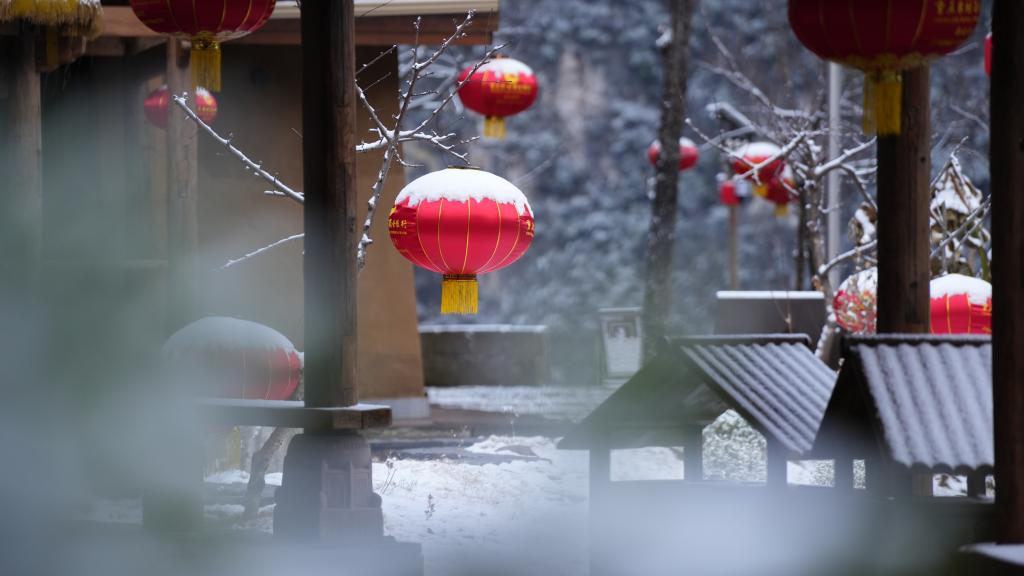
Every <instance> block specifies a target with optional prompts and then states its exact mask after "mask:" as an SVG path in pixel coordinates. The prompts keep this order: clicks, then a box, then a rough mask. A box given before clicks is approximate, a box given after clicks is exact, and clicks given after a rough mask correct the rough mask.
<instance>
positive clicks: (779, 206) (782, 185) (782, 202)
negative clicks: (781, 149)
mask: <svg viewBox="0 0 1024 576" xmlns="http://www.w3.org/2000/svg"><path fill="white" fill-rule="evenodd" d="M794 186H796V180H794V178H793V171H792V170H790V168H789V166H783V167H782V172H781V173H780V174H779V175H777V176H776V177H775V178H772V179H771V180H770V181H769V182H768V191H767V194H765V199H766V200H768V201H769V202H772V203H774V204H775V215H776V216H779V217H782V216H785V215H786V214H788V213H789V201H790V199H791V198H792V196H791V194H790V190H792V189H793V187H794Z"/></svg>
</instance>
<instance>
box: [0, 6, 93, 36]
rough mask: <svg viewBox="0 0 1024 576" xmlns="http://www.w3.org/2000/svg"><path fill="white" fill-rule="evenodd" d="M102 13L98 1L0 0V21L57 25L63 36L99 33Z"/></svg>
mask: <svg viewBox="0 0 1024 576" xmlns="http://www.w3.org/2000/svg"><path fill="white" fill-rule="evenodd" d="M102 14H103V8H102V7H101V6H100V2H99V0H0V22H15V21H20V22H28V23H30V24H36V25H38V26H56V27H58V28H60V33H61V35H62V36H85V37H86V38H89V39H92V38H95V37H97V36H99V35H100V33H101V32H102V31H103V30H102V24H103V19H102V17H101V16H102Z"/></svg>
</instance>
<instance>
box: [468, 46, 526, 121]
mask: <svg viewBox="0 0 1024 576" xmlns="http://www.w3.org/2000/svg"><path fill="white" fill-rule="evenodd" d="M471 72H472V74H473V75H472V76H470V73H471ZM459 83H460V84H461V86H460V87H459V100H461V101H462V104H463V105H465V107H466V108H469V109H470V110H472V111H474V112H476V113H477V114H482V115H483V116H484V137H486V138H504V137H505V118H506V117H507V116H512V115H514V114H518V113H520V112H522V111H523V110H526V109H527V108H529V107H530V106H532V105H533V102H534V101H535V100H536V99H537V90H538V87H537V77H536V76H535V75H534V74H533V69H531V68H530V67H529V66H527V65H526V64H523V63H522V62H520V61H519V60H515V59H513V58H505V57H502V56H496V57H495V58H494V59H493V60H491V61H490V62H487V63H485V64H483V65H482V66H480V67H479V68H477V69H476V72H473V67H472V66H470V67H467V68H466V69H465V70H463V71H462V73H461V74H459Z"/></svg>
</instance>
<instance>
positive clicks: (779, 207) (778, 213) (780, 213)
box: [775, 204, 789, 218]
mask: <svg viewBox="0 0 1024 576" xmlns="http://www.w3.org/2000/svg"><path fill="white" fill-rule="evenodd" d="M788 215H789V204H776V205H775V217H776V218H785V217H786V216H788Z"/></svg>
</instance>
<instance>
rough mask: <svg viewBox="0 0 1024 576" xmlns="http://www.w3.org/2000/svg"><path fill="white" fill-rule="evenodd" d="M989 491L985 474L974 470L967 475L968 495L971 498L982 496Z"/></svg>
mask: <svg viewBox="0 0 1024 576" xmlns="http://www.w3.org/2000/svg"><path fill="white" fill-rule="evenodd" d="M987 492H988V488H987V487H986V486H985V474H984V473H982V472H977V471H972V472H971V473H970V474H968V475H967V495H968V496H970V497H971V498H982V497H984V496H985V494H986V493H987Z"/></svg>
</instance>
